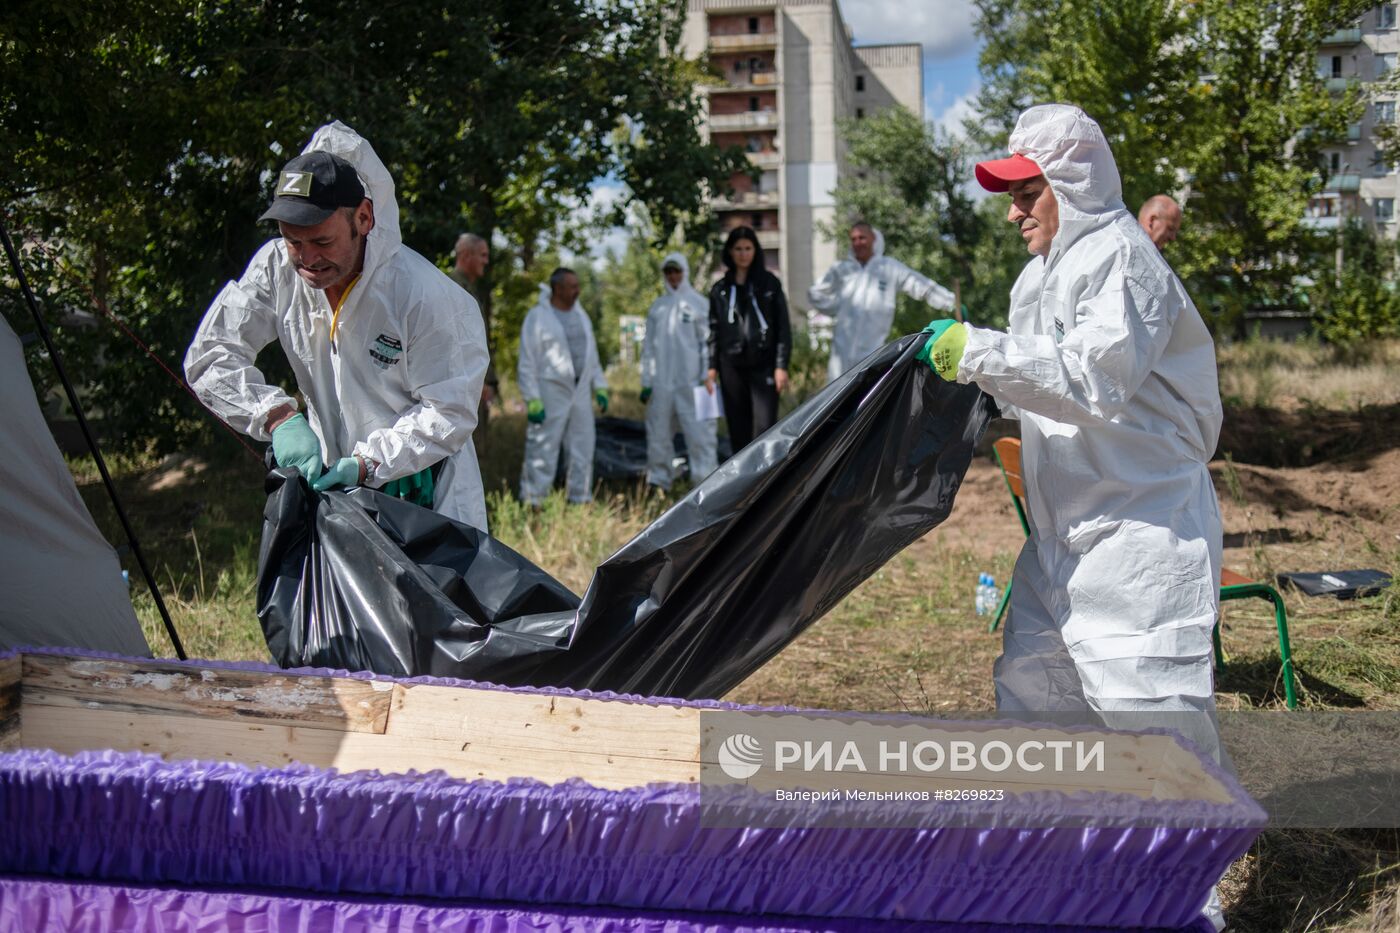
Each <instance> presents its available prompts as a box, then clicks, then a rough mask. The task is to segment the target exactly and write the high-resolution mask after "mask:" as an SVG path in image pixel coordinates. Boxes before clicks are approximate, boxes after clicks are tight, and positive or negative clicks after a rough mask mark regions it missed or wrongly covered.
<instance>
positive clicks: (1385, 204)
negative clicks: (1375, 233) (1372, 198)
mask: <svg viewBox="0 0 1400 933" xmlns="http://www.w3.org/2000/svg"><path fill="white" fill-rule="evenodd" d="M1375 208H1376V221H1377V222H1378V223H1383V224H1388V223H1390V222H1391V221H1392V220H1394V219H1395V199H1394V198H1376V203H1375Z"/></svg>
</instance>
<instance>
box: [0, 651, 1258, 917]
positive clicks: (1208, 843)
mask: <svg viewBox="0 0 1400 933" xmlns="http://www.w3.org/2000/svg"><path fill="white" fill-rule="evenodd" d="M717 709H739V707H734V706H733V705H730V704H723V703H717V702H713V701H686V702H683V701H678V700H669V699H659V698H644V697H629V696H618V695H609V694H589V693H586V692H572V691H567V690H548V689H523V688H502V687H497V686H494V685H489V684H481V683H468V682H462V681H449V680H442V679H433V678H416V679H411V680H396V679H392V678H387V677H381V676H376V675H371V674H363V673H356V674H347V673H344V672H332V671H324V670H280V669H277V668H274V667H269V666H266V665H259V664H246V663H227V662H213V661H190V662H174V661H160V660H156V661H152V660H135V659H124V658H117V657H102V656H93V655H84V654H79V653H74V652H71V651H60V650H43V651H24V652H19V653H13V654H10V655H5V656H0V928H5V926H6V924H8V928H10V929H31V928H34V927H33V926H32V921H33V918H35V917H40V916H43V917H50V918H53V917H62V918H66V919H65V920H64V921H63V924H62V925H63V926H67V927H75V928H76V927H79V926H83V925H84V924H85V923H88V922H90V921H91V922H95V923H96V925H95V926H92V928H93V929H101V928H121V929H152V930H154V929H167V928H169V929H178V928H182V927H181V924H179V923H173V922H172V920H171V918H172V917H177V918H183V919H184V920H185V921H186V922H185V924H184V926H185V927H187V928H191V929H193V928H196V927H197V925H198V924H197V921H198V920H199V918H207V917H211V916H214V917H217V916H228V917H232V916H235V915H237V916H240V917H245V916H246V917H252V916H256V917H258V918H259V920H258V922H259V923H261V924H263V925H264V926H266V927H268V928H272V929H277V928H286V929H306V930H314V929H327V930H329V929H342V928H345V929H353V928H359V926H361V925H362V926H363V927H364V928H373V929H381V928H399V927H400V926H402V927H403V928H412V929H418V928H424V929H428V928H431V929H451V928H461V929H476V928H481V927H482V926H486V927H489V928H491V929H510V930H515V929H519V930H527V929H529V930H533V929H589V930H643V929H646V930H650V929H656V930H663V929H664V930H676V931H682V930H691V929H695V930H700V929H751V930H779V929H793V930H799V929H800V930H809V929H853V930H854V929H873V928H877V927H881V928H883V927H885V926H888V927H889V928H891V929H903V928H904V926H905V924H908V923H916V924H922V926H920V928H921V929H929V930H954V929H963V928H964V927H966V926H967V925H969V924H971V925H975V926H973V927H971V928H972V929H977V930H983V931H986V930H996V929H1002V930H1034V929H1039V928H1040V927H1042V926H1045V925H1059V926H1061V927H1066V926H1067V927H1073V928H1076V929H1093V928H1103V929H1176V930H1182V929H1193V930H1195V929H1202V930H1204V929H1208V926H1204V927H1203V926H1201V925H1200V921H1199V917H1198V912H1199V908H1200V905H1201V903H1202V902H1203V901H1204V899H1205V896H1206V892H1207V891H1208V890H1209V888H1210V885H1211V884H1212V883H1213V882H1214V881H1215V880H1216V879H1217V878H1218V877H1219V875H1220V874H1221V872H1223V870H1224V869H1225V867H1226V866H1228V865H1229V864H1230V862H1232V861H1233V860H1234V859H1236V858H1238V857H1239V856H1240V855H1242V854H1243V853H1244V852H1245V851H1246V850H1247V848H1248V846H1249V844H1250V842H1251V841H1252V840H1253V838H1254V836H1255V835H1256V834H1257V832H1258V829H1259V827H1260V826H1261V825H1262V824H1263V822H1264V814H1263V812H1262V811H1261V810H1260V809H1259V808H1258V807H1257V806H1256V805H1255V804H1254V803H1253V802H1252V801H1250V800H1249V798H1248V797H1247V796H1246V795H1245V794H1244V792H1243V791H1242V790H1241V789H1240V787H1239V786H1238V784H1237V783H1236V782H1234V781H1233V779H1232V778H1230V777H1229V776H1228V775H1226V774H1224V773H1223V772H1221V771H1220V770H1219V769H1218V768H1217V767H1216V766H1215V765H1214V764H1213V763H1212V762H1210V761H1207V760H1203V759H1202V758H1201V757H1200V756H1199V755H1198V754H1196V753H1195V752H1194V751H1193V749H1192V748H1191V747H1190V746H1188V745H1186V744H1185V743H1182V742H1180V741H1179V740H1177V739H1175V738H1174V737H1172V736H1170V735H1165V734H1163V735H1141V736H1138V737H1136V738H1135V739H1134V743H1135V744H1133V745H1132V751H1131V752H1117V751H1115V752H1110V754H1109V758H1108V761H1107V763H1106V764H1107V767H1106V768H1105V769H1104V771H1103V773H1102V774H1100V775H1098V776H1097V777H1093V776H1091V777H1087V778H1080V779H1079V781H1078V783H1076V784H1074V785H1072V786H1063V787H1057V786H1054V785H1053V784H1049V783H1045V782H1042V783H1039V784H1035V785H1030V784H1028V785H1025V786H1023V787H1019V788H1016V787H1013V788H1011V789H1010V790H1009V791H1008V793H1007V797H1006V800H1005V801H1004V803H1003V804H1002V808H1001V810H999V811H998V815H997V816H996V818H995V821H996V825H991V826H987V825H983V826H979V827H969V826H965V825H956V824H955V823H954V822H951V821H950V822H946V823H945V822H940V821H939V820H937V819H931V820H929V821H927V822H926V823H925V824H924V825H920V826H914V827H903V828H846V829H840V828H830V827H816V828H814V827H806V826H797V825H793V826H781V825H771V824H769V825H764V826H761V827H757V828H755V827H739V828H730V829H725V828H712V827H710V826H708V825H702V815H701V809H702V808H701V794H700V789H699V784H698V782H699V779H700V774H701V753H700V750H701V747H702V745H701V735H702V728H703V722H702V719H703V717H704V714H705V713H706V711H708V710H717ZM775 712H776V711H775ZM948 728H949V729H950V730H956V729H958V728H960V726H959V724H956V723H949V724H948ZM978 728H980V729H984V730H985V729H988V728H998V726H997V725H996V724H991V725H988V724H985V723H983V724H979V726H978ZM1005 728H1007V729H1008V730H1010V729H1017V730H1025V729H1026V728H1027V727H1026V726H1024V725H1015V726H1012V725H1007V726H1006V727H1005ZM1047 734H1048V733H1047ZM1111 747H1118V748H1121V747H1123V746H1121V745H1120V746H1111ZM1103 814H1114V815H1116V816H1117V817H1123V818H1120V819H1115V820H1109V821H1107V822H1108V823H1109V825H1100V826H1097V827H1095V828H1084V826H1083V821H1084V820H1085V819H1091V818H1093V817H1094V816H1096V815H1103ZM1076 819H1078V820H1079V824H1078V825H1075V823H1076ZM488 916H489V917H491V918H493V919H491V920H490V921H489V922H487V921H486V920H484V919H483V918H485V917H488ZM94 917H96V918H97V920H96V921H93V920H92V918H94ZM386 917H393V918H395V919H394V920H393V922H392V923H390V922H389V921H388V920H386V919H385V918H386ZM26 918H27V919H26ZM84 918H87V919H84ZM104 918H105V920H106V921H110V923H108V924H107V926H105V927H104V925H103V921H104ZM318 918H319V919H318ZM424 918H427V919H424ZM79 921H82V922H79ZM250 922H251V921H250ZM162 923H164V924H165V926H162V925H161V924H162ZM26 924H31V925H26ZM346 924H349V926H346ZM422 924H427V926H422ZM386 925H387V926H386ZM200 928H202V927H200Z"/></svg>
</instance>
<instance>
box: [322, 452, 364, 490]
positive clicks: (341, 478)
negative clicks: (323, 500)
mask: <svg viewBox="0 0 1400 933" xmlns="http://www.w3.org/2000/svg"><path fill="white" fill-rule="evenodd" d="M358 485H360V461H359V460H356V459H355V458H354V457H341V458H340V459H339V460H337V461H336V462H335V465H334V466H332V467H331V468H330V469H329V470H327V471H326V475H325V476H322V477H321V478H320V479H318V480H316V482H314V483H312V484H311V488H312V489H314V490H316V491H317V492H325V491H326V490H327V489H334V488H335V487H336V486H358Z"/></svg>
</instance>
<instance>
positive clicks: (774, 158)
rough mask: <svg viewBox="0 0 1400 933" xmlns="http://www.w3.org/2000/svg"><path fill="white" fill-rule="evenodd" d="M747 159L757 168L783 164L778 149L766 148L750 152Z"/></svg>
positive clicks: (774, 166)
mask: <svg viewBox="0 0 1400 933" xmlns="http://www.w3.org/2000/svg"><path fill="white" fill-rule="evenodd" d="M749 161H750V162H752V163H753V164H754V165H757V166H758V167H759V168H777V167H778V166H780V165H782V164H783V157H782V154H781V153H779V152H778V150H776V149H767V150H765V151H763V152H750V153H749Z"/></svg>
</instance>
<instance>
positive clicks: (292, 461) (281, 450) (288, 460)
mask: <svg viewBox="0 0 1400 933" xmlns="http://www.w3.org/2000/svg"><path fill="white" fill-rule="evenodd" d="M272 456H273V457H274V458H276V460H277V465H278V466H280V467H295V468H296V470H297V472H299V473H301V475H302V476H303V477H305V478H306V481H307V482H308V483H309V482H312V481H313V480H315V479H316V478H317V477H319V476H320V475H321V442H320V441H319V440H317V439H316V432H315V431H313V430H311V425H309V424H307V423H306V416H305V415H302V414H300V413H298V414H295V415H292V416H291V417H290V418H288V419H287V420H286V421H284V422H282V423H281V424H279V425H278V426H277V427H275V428H273V429H272Z"/></svg>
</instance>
